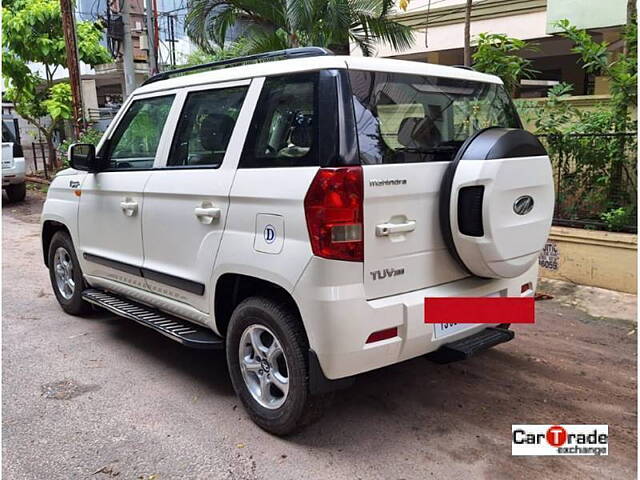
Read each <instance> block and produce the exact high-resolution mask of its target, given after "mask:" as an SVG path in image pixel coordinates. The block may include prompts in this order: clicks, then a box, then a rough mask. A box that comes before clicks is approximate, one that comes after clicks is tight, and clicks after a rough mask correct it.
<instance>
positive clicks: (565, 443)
mask: <svg viewBox="0 0 640 480" xmlns="http://www.w3.org/2000/svg"><path fill="white" fill-rule="evenodd" d="M511 455H609V426H608V425H512V426H511Z"/></svg>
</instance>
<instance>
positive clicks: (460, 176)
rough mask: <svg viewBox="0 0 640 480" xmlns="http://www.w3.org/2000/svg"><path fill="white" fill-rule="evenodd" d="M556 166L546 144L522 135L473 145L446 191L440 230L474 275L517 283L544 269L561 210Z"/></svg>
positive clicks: (489, 135) (474, 139) (449, 175)
mask: <svg viewBox="0 0 640 480" xmlns="http://www.w3.org/2000/svg"><path fill="white" fill-rule="evenodd" d="M553 185H554V184H553V174H552V170H551V162H550V161H549V157H548V155H547V152H546V151H545V149H544V147H543V146H542V144H541V143H540V141H539V140H538V139H537V138H536V137H535V136H534V135H532V134H531V133H529V132H527V131H525V130H521V129H515V128H500V127H489V128H485V129H483V130H480V131H478V132H476V133H475V134H473V135H472V136H471V137H469V138H468V139H467V140H466V141H465V142H464V144H463V145H462V147H460V150H459V151H458V153H457V154H456V156H455V158H454V159H453V161H452V162H451V164H450V165H449V167H448V168H447V171H446V172H445V174H444V177H443V179H442V186H441V189H440V228H441V230H442V235H443V238H444V241H445V244H446V246H447V248H448V249H449V252H450V253H451V255H452V256H453V257H454V258H455V259H456V260H457V261H458V262H459V263H460V264H461V265H462V266H463V267H464V268H465V269H466V270H467V271H469V273H471V274H473V275H476V276H479V277H485V278H513V277H517V276H518V275H521V274H523V273H524V272H526V271H527V270H529V268H531V266H532V265H533V264H534V263H535V262H536V261H537V259H538V255H539V254H540V250H541V249H542V247H543V246H544V244H545V242H546V240H547V236H548V234H549V229H550V227H551V220H552V217H553V207H554V190H553Z"/></svg>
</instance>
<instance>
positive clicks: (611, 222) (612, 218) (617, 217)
mask: <svg viewBox="0 0 640 480" xmlns="http://www.w3.org/2000/svg"><path fill="white" fill-rule="evenodd" d="M600 219H601V220H602V221H603V222H604V223H605V224H606V226H607V229H608V230H611V231H612V232H619V231H622V230H624V228H625V227H626V226H627V225H634V224H635V215H634V213H633V212H632V211H631V209H629V208H625V207H620V208H613V209H611V210H609V211H608V212H604V213H603V214H602V215H600Z"/></svg>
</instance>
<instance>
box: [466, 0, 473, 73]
mask: <svg viewBox="0 0 640 480" xmlns="http://www.w3.org/2000/svg"><path fill="white" fill-rule="evenodd" d="M472 2H473V0H467V5H466V6H465V9H464V65H465V67H470V66H471V3H472Z"/></svg>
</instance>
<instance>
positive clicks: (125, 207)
mask: <svg viewBox="0 0 640 480" xmlns="http://www.w3.org/2000/svg"><path fill="white" fill-rule="evenodd" d="M120 208H122V211H123V212H124V214H125V215H126V216H127V217H133V216H134V215H135V214H136V213H138V202H136V201H134V200H133V199H131V198H129V197H127V198H125V199H124V200H123V201H122V202H120Z"/></svg>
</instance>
